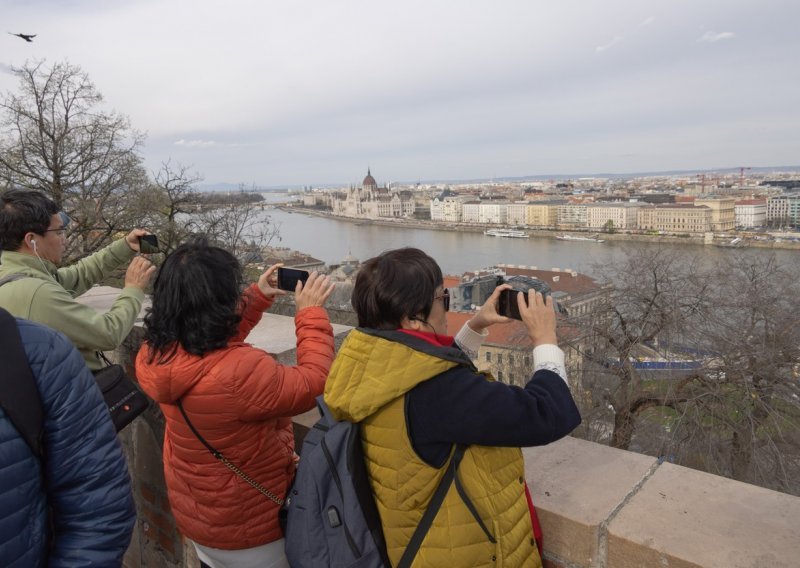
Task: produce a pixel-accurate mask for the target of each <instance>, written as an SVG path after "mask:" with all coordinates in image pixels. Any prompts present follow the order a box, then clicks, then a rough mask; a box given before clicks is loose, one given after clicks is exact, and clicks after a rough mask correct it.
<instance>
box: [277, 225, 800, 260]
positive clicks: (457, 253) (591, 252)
mask: <svg viewBox="0 0 800 568" xmlns="http://www.w3.org/2000/svg"><path fill="white" fill-rule="evenodd" d="M266 214H267V215H268V216H269V217H270V218H271V222H272V223H274V224H275V225H277V226H278V228H279V234H280V237H281V240H280V241H279V242H275V241H273V243H272V245H273V246H284V247H288V248H291V249H295V250H298V251H301V252H304V253H307V254H310V255H311V256H313V257H315V258H318V259H320V260H322V261H324V262H325V263H326V264H332V263H340V262H341V261H342V260H343V259H344V258H345V256H347V255H348V254H352V255H353V256H355V257H356V258H357V259H359V260H361V261H364V260H366V259H368V258H370V257H372V256H375V255H377V254H379V253H380V252H382V251H384V250H387V249H392V248H397V247H402V246H412V247H417V248H420V249H422V250H424V251H425V252H427V253H428V254H429V255H431V256H432V257H433V258H435V259H436V261H437V262H438V263H439V265H440V266H441V267H442V270H443V271H444V272H445V273H446V274H461V273H463V272H466V271H470V270H477V269H479V268H484V267H488V266H492V265H495V264H499V263H505V264H517V265H523V266H536V267H538V268H541V269H551V268H560V269H566V268H570V269H573V270H577V271H578V272H583V273H586V274H592V272H593V268H595V267H596V266H597V265H599V264H601V265H606V264H611V263H614V262H615V261H617V260H621V259H622V258H624V256H625V255H626V254H627V252H628V251H630V250H632V249H633V248H637V247H646V248H651V249H653V251H655V250H658V249H662V248H665V247H668V248H676V249H679V250H681V251H684V252H685V253H686V254H687V255H690V254H698V253H699V254H703V255H706V256H708V258H709V260H713V259H715V258H718V257H720V256H721V255H729V254H761V255H764V254H772V253H773V252H774V254H775V255H776V257H777V259H778V261H779V262H781V263H794V264H795V265H796V264H797V263H800V251H795V250H775V251H772V250H767V249H729V248H720V247H714V246H698V245H685V244H672V243H639V242H631V241H606V242H604V243H588V242H580V241H557V240H554V239H549V238H535V237H531V238H528V239H510V238H501V237H490V236H486V235H484V234H482V233H465V232H457V231H432V230H426V229H416V228H402V227H386V226H382V225H371V224H363V225H360V224H357V223H353V222H349V221H340V220H337V219H331V218H322V217H315V216H311V215H305V214H303V213H300V212H297V211H295V212H293V213H288V212H285V211H281V210H277V209H273V210H269V211H268V212H267V213H266Z"/></svg>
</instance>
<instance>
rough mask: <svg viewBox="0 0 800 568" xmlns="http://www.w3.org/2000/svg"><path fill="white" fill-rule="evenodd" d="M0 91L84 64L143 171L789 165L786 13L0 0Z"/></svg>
mask: <svg viewBox="0 0 800 568" xmlns="http://www.w3.org/2000/svg"><path fill="white" fill-rule="evenodd" d="M0 7H2V10H3V13H4V14H5V15H6V18H4V19H5V20H6V27H7V28H8V30H7V31H9V32H13V33H26V34H36V37H35V38H34V39H33V41H32V42H30V43H28V42H26V41H23V40H22V39H20V38H18V37H14V36H13V35H10V34H7V35H6V36H5V37H4V39H3V40H2V50H0V53H2V55H0V90H2V91H3V92H6V91H9V90H16V89H17V82H16V79H15V78H14V77H13V75H12V74H11V72H10V69H11V67H12V66H20V65H22V64H24V62H25V61H26V60H40V59H45V60H46V61H47V63H48V64H53V63H56V62H60V61H63V60H69V62H70V63H72V64H75V65H79V66H80V67H81V68H82V69H83V70H84V71H86V72H87V73H88V74H89V76H90V78H91V79H92V81H93V82H94V83H95V85H96V87H97V89H98V90H99V91H100V92H101V93H102V94H103V95H104V96H105V101H106V104H107V105H108V107H109V108H113V109H115V110H117V111H118V112H120V113H123V114H125V115H128V116H129V117H130V119H131V122H132V124H133V127H134V128H136V129H138V130H142V131H145V132H147V134H148V138H147V141H146V144H145V146H144V148H143V152H142V154H143V156H144V158H145V162H146V165H147V167H148V169H149V170H155V169H157V168H158V165H159V164H160V162H162V161H165V160H167V159H170V158H171V159H172V160H173V161H174V162H179V163H181V164H184V165H187V166H191V168H192V170H193V171H197V172H198V173H200V174H201V175H202V176H203V178H204V180H205V182H206V183H208V184H215V183H223V182H226V183H238V182H241V183H246V184H256V185H258V186H265V187H274V186H280V185H314V184H320V183H334V182H338V183H347V182H348V181H349V182H355V183H357V182H359V181H360V179H361V177H362V176H363V173H364V172H365V171H366V168H367V167H371V168H372V170H373V171H374V172H376V175H378V177H379V178H380V181H381V182H393V181H411V180H415V179H420V180H449V179H491V178H512V177H523V176H524V177H527V176H531V177H535V176H554V175H559V174H560V175H580V174H592V173H601V172H608V173H614V174H626V173H635V172H670V171H691V170H707V169H715V168H737V167H754V168H755V167H778V166H782V165H792V164H795V163H797V147H798V145H797V135H796V132H798V130H799V128H800V114H798V112H797V110H796V94H797V92H798V88H799V87H800V74H798V72H797V70H796V64H795V61H794V60H795V58H796V54H797V53H798V52H800V49H798V48H800V38H798V37H797V36H796V34H795V30H794V29H793V22H794V21H796V19H797V16H798V15H800V6H797V5H796V4H795V3H791V2H788V1H779V0H768V1H766V2H761V3H758V4H756V3H745V4H744V5H720V4H719V3H716V2H711V1H710V0H704V1H700V2H691V3H690V2H688V1H679V2H672V3H669V4H668V5H665V4H663V3H658V2H655V1H643V2H634V1H633V0H616V1H609V2H604V3H602V5H601V3H591V4H586V3H582V2H578V1H577V0H573V1H569V2H563V3H559V4H558V5H552V4H550V3H545V2H522V1H519V2H508V3H502V4H497V5H488V4H487V5H477V6H468V5H464V4H463V3H459V2H449V1H440V2H434V3H425V2H413V1H412V2H407V3H403V4H402V5H397V4H395V5H382V4H380V5H379V4H377V3H369V2H355V1H347V2H340V3H335V4H328V3H323V2H318V1H312V2H307V3H304V4H302V5H295V4H289V5H267V4H266V3H257V2H244V1H234V2H231V3H228V4H226V5H225V8H224V9H221V8H220V6H219V5H218V4H215V3H211V2H206V1H199V2H191V3H190V2H186V1H185V0H176V1H173V2H168V3H161V2H158V3H157V2H155V1H151V0H146V1H138V2H129V3H125V4H124V5H110V4H109V5H107V4H106V3H103V2H98V1H97V0H73V1H71V2H66V3H61V2H51V1H33V2H24V3H23V2H19V1H17V0H0Z"/></svg>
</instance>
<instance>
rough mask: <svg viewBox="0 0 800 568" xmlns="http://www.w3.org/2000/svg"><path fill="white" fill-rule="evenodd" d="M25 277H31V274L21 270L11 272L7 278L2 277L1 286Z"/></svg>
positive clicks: (0, 279)
mask: <svg viewBox="0 0 800 568" xmlns="http://www.w3.org/2000/svg"><path fill="white" fill-rule="evenodd" d="M23 278H29V276H27V275H25V274H21V273H19V272H15V273H14V274H9V275H8V276H6V277H5V278H0V286H3V285H4V284H8V283H9V282H14V281H15V280H22V279H23Z"/></svg>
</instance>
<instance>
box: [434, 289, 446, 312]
mask: <svg viewBox="0 0 800 568" xmlns="http://www.w3.org/2000/svg"><path fill="white" fill-rule="evenodd" d="M433 299H434V300H441V301H442V304H443V305H444V311H446V312H449V311H450V290H449V289H448V288H445V289H444V290H443V291H442V295H441V296H434V297H433Z"/></svg>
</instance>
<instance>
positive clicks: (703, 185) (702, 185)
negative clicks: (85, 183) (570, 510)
mask: <svg viewBox="0 0 800 568" xmlns="http://www.w3.org/2000/svg"><path fill="white" fill-rule="evenodd" d="M697 177H698V178H700V193H705V192H706V174H697Z"/></svg>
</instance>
